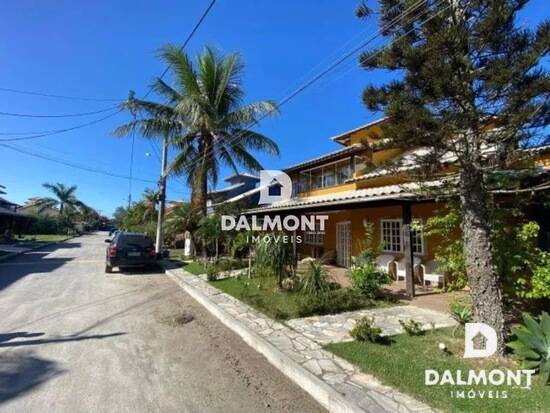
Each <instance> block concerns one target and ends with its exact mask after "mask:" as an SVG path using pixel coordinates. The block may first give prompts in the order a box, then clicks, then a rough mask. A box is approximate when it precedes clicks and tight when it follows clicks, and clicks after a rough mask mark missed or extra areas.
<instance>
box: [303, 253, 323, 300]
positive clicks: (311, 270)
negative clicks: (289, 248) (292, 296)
mask: <svg viewBox="0 0 550 413" xmlns="http://www.w3.org/2000/svg"><path fill="white" fill-rule="evenodd" d="M300 284H301V285H300V291H301V292H302V293H304V294H306V295H309V296H312V297H319V296H321V295H324V294H326V293H327V292H329V291H330V283H329V282H328V273H327V270H326V269H325V268H324V267H323V264H321V262H319V261H311V262H310V263H309V266H308V268H307V270H306V271H305V273H304V275H303V276H302V280H301V283H300Z"/></svg>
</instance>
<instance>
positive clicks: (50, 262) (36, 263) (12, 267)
mask: <svg viewBox="0 0 550 413" xmlns="http://www.w3.org/2000/svg"><path fill="white" fill-rule="evenodd" d="M78 247H80V243H71V244H66V243H61V244H55V245H50V246H48V247H46V248H44V249H41V250H39V251H29V252H27V253H25V254H23V255H19V256H17V257H13V258H11V259H8V260H6V261H2V262H0V290H2V289H4V288H6V287H8V286H9V285H11V284H13V283H14V282H16V281H18V280H20V279H21V278H23V277H25V276H27V275H29V274H40V273H46V272H51V271H54V270H56V269H57V268H59V267H61V266H62V265H64V264H66V263H67V262H69V261H72V260H73V259H74V258H69V257H66V258H65V257H62V258H58V257H55V258H48V257H47V256H48V254H51V253H52V252H54V251H56V250H58V249H62V248H78Z"/></svg>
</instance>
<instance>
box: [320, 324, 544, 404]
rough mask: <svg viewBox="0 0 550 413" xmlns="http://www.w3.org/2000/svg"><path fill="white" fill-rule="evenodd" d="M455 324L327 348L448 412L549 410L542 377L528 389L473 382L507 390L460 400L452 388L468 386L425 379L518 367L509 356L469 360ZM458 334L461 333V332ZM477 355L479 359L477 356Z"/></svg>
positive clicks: (495, 389)
mask: <svg viewBox="0 0 550 413" xmlns="http://www.w3.org/2000/svg"><path fill="white" fill-rule="evenodd" d="M451 332H452V329H441V330H434V331H431V332H428V333H427V334H426V335H424V336H416V337H411V336H408V335H399V336H394V337H392V341H391V343H390V344H373V343H370V342H356V341H354V342H347V343H338V344H330V345H328V346H326V349H328V350H329V351H332V352H333V353H335V354H337V355H339V356H340V357H342V358H344V359H346V360H348V361H350V362H351V363H353V364H355V365H357V366H359V367H360V368H361V369H362V370H363V371H365V372H367V373H370V374H372V375H374V376H376V377H378V378H379V379H380V380H381V381H382V382H384V383H385V384H388V385H390V386H393V387H396V388H398V389H399V390H401V391H402V392H404V393H408V394H409V395H411V396H413V397H415V398H417V399H418V400H421V401H424V402H426V403H427V404H429V405H431V406H433V407H435V408H438V409H440V410H442V411H445V412H453V413H455V412H457V413H458V412H460V413H461V412H475V413H493V412H494V413H496V412H498V413H504V412H514V413H516V412H518V413H519V412H533V413H535V412H540V413H542V412H550V385H546V386H544V385H542V383H541V382H540V380H538V377H535V379H534V380H533V386H532V387H531V389H530V390H526V389H519V388H513V387H509V386H506V385H504V386H490V385H488V386H475V388H476V390H486V391H489V390H493V391H494V392H496V391H497V390H498V391H500V392H502V390H505V389H506V390H507V391H508V398H506V399H504V398H501V399H497V398H493V399H488V398H485V399H483V400H482V399H480V398H476V399H456V398H451V395H450V391H451V389H454V390H459V389H460V390H466V391H468V390H469V389H471V388H472V387H470V386H449V385H443V386H439V385H434V386H426V385H425V384H424V370H425V369H434V370H437V371H439V372H441V371H443V370H445V369H450V370H452V371H455V370H457V369H462V370H463V371H464V370H467V369H476V370H479V369H486V370H488V371H489V370H491V369H494V368H499V369H502V368H503V367H504V366H503V364H506V365H507V366H506V367H509V368H511V369H513V370H515V369H518V368H519V366H518V365H516V364H515V363H514V362H512V361H511V360H506V361H505V362H504V363H502V362H501V363H497V362H496V361H495V360H492V361H484V360H483V361H480V359H471V360H465V359H463V358H462V351H463V347H464V338H463V336H461V334H459V333H457V337H456V338H454V337H452V334H451ZM459 336H460V337H459ZM441 342H443V343H445V344H446V345H447V347H448V349H449V350H450V352H451V353H452V354H451V355H446V354H445V353H443V352H442V351H440V350H439V349H438V344H439V343H441ZM474 360H475V361H474Z"/></svg>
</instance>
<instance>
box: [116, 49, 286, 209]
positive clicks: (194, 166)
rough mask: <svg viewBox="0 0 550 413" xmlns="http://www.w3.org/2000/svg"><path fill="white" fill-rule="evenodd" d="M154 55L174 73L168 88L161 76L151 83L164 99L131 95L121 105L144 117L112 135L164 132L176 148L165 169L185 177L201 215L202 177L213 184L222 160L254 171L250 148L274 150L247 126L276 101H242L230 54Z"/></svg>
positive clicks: (271, 110) (237, 62)
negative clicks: (136, 131) (144, 98)
mask: <svg viewBox="0 0 550 413" xmlns="http://www.w3.org/2000/svg"><path fill="white" fill-rule="evenodd" d="M160 55H161V57H162V59H163V60H164V61H165V62H166V63H168V65H169V67H170V70H171V72H172V74H173V76H174V87H172V86H169V85H168V84H167V83H165V82H164V81H163V80H161V79H157V80H156V81H155V82H154V83H153V89H154V90H155V91H156V92H157V93H158V94H159V95H160V96H162V97H163V98H164V100H165V103H155V102H150V101H143V100H138V99H135V98H134V97H133V95H132V94H131V95H130V98H129V99H128V101H126V102H125V103H123V105H122V107H123V108H124V109H127V110H129V111H131V112H132V113H133V114H140V115H145V117H141V118H139V119H134V120H133V121H131V122H129V123H127V124H125V125H123V126H121V127H119V128H117V129H116V130H115V134H116V135H118V136H123V135H127V134H129V133H130V132H131V131H133V130H136V129H138V130H139V131H140V133H141V134H142V135H143V136H145V137H148V138H152V137H159V136H160V137H167V138H168V139H169V140H170V142H171V144H172V145H173V146H175V147H176V148H178V153H177V155H176V156H175V158H174V160H173V161H172V163H171V165H170V166H169V170H170V171H171V172H172V173H175V174H177V175H180V174H183V175H185V176H186V178H187V182H188V184H189V185H190V187H191V206H192V209H193V211H194V212H196V213H197V214H198V217H199V218H200V217H201V216H204V215H205V214H206V194H207V192H208V181H210V182H211V183H212V184H213V185H215V184H216V182H217V179H218V173H219V169H220V167H221V166H222V165H225V166H228V167H230V168H231V169H233V170H234V171H235V172H238V166H237V165H239V164H240V165H241V166H243V167H244V168H245V169H247V170H249V171H258V170H260V169H262V166H261V164H260V163H259V162H258V160H256V158H255V157H254V156H253V155H252V154H251V153H250V149H252V150H256V151H264V152H267V153H269V154H271V155H278V154H279V148H278V146H277V144H276V143H275V142H274V141H273V140H272V139H270V138H268V137H266V136H264V135H262V134H260V133H258V132H255V131H253V130H252V129H251V128H252V127H253V126H254V125H255V124H256V123H257V122H258V119H261V118H263V117H265V116H268V115H272V114H275V113H276V112H277V106H276V104H275V103H274V102H272V101H259V102H254V103H248V104H243V103H242V100H243V97H244V92H243V89H242V87H241V83H242V74H243V64H242V61H241V59H240V57H239V55H238V54H236V53H233V54H230V55H227V56H221V55H219V54H218V53H217V52H215V51H214V50H213V49H212V48H209V47H206V48H205V50H204V52H203V53H202V54H200V55H199V56H198V57H197V58H196V63H195V64H193V62H192V61H191V60H190V59H189V57H188V56H187V55H186V54H185V53H184V52H182V51H181V50H180V49H179V48H178V47H176V46H174V45H167V46H164V47H163V48H161V50H160Z"/></svg>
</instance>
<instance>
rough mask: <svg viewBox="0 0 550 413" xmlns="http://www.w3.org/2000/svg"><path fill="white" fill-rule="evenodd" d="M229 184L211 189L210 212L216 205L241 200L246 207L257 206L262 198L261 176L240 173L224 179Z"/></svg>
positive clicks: (208, 203) (209, 197)
mask: <svg viewBox="0 0 550 413" xmlns="http://www.w3.org/2000/svg"><path fill="white" fill-rule="evenodd" d="M224 181H225V182H227V183H228V184H229V186H227V187H225V188H222V189H218V190H215V191H210V192H209V193H208V196H207V209H208V214H210V213H212V212H213V210H214V207H215V206H216V205H221V204H228V203H233V202H239V203H241V204H242V205H243V207H244V208H250V207H255V206H257V205H258V201H259V199H260V191H261V187H260V177H259V176H255V175H250V174H247V173H238V174H234V175H231V176H229V177H227V178H225V179H224Z"/></svg>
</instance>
